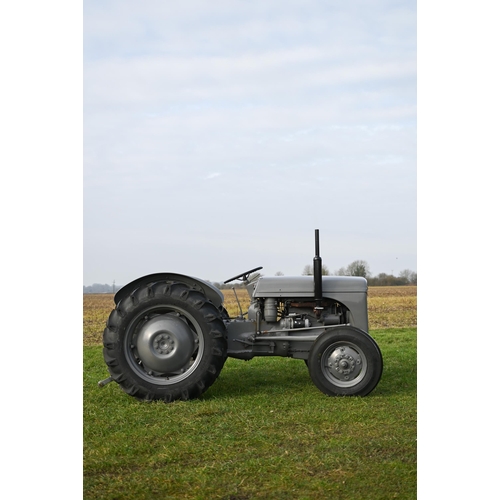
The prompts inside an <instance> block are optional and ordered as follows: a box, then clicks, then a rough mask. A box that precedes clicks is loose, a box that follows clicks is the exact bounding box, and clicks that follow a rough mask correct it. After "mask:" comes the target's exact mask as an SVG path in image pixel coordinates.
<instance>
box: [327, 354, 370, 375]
mask: <svg viewBox="0 0 500 500" xmlns="http://www.w3.org/2000/svg"><path fill="white" fill-rule="evenodd" d="M327 365H328V371H329V372H330V374H331V375H332V376H333V377H335V378H336V379H339V380H343V381H349V380H353V379H355V378H356V377H357V376H358V375H359V373H360V372H361V369H362V368H363V361H362V359H361V356H360V355H359V353H358V352H357V351H356V350H354V349H353V348H352V347H350V346H342V347H337V348H336V349H334V350H333V352H332V353H331V354H330V356H329V357H328V360H327Z"/></svg>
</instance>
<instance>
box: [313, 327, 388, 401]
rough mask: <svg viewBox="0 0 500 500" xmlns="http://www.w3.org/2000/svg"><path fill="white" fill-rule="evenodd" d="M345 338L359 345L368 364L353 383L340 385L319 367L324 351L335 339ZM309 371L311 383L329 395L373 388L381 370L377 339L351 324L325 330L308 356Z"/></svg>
mask: <svg viewBox="0 0 500 500" xmlns="http://www.w3.org/2000/svg"><path fill="white" fill-rule="evenodd" d="M339 341H340V342H348V343H350V344H354V345H356V346H357V347H358V348H359V349H361V350H362V351H363V353H364V356H365V357H366V362H367V368H366V373H365V375H364V377H363V379H362V380H361V381H360V382H359V383H358V384H356V385H354V386H352V387H341V386H338V385H335V384H333V383H332V382H331V381H330V380H329V379H327V378H326V377H325V375H324V373H323V370H322V367H321V359H322V357H323V353H324V352H325V351H326V350H327V349H328V348H329V347H330V346H331V345H332V344H333V343H337V342H339ZM307 366H308V368H309V375H310V377H311V380H312V381H313V383H314V385H316V387H317V388H318V389H319V390H320V391H321V392H323V393H324V394H327V395H328V396H366V395H368V394H369V393H370V392H372V391H373V389H375V387H376V386H377V384H378V383H379V381H380V378H381V376H382V370H383V361H382V353H381V352H380V349H379V347H378V345H377V343H376V342H375V341H374V340H373V339H372V337H370V336H369V335H368V334H367V333H366V332H364V331H363V330H360V329H358V328H354V327H349V326H347V327H336V328H329V329H328V330H326V331H324V332H323V333H322V334H321V335H319V336H318V338H317V339H316V340H315V342H314V344H313V346H312V348H311V351H310V353H309V357H308V360H307Z"/></svg>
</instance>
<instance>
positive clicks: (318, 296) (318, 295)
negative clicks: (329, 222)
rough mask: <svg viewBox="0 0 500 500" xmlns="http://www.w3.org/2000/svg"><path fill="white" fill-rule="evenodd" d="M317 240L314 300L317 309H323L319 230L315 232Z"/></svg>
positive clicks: (314, 264)
mask: <svg viewBox="0 0 500 500" xmlns="http://www.w3.org/2000/svg"><path fill="white" fill-rule="evenodd" d="M315 239H316V255H315V257H314V260H313V272H314V300H315V302H316V309H319V308H321V303H322V300H323V270H322V262H321V257H320V256H319V229H316V230H315Z"/></svg>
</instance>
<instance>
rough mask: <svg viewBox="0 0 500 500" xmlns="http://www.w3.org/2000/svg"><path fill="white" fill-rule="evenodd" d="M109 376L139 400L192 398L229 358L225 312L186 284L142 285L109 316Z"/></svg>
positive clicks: (106, 337) (106, 338)
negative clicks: (224, 320) (223, 314)
mask: <svg viewBox="0 0 500 500" xmlns="http://www.w3.org/2000/svg"><path fill="white" fill-rule="evenodd" d="M103 344H104V360H105V361H106V364H107V366H108V370H109V373H110V375H111V378H112V379H113V380H115V381H116V382H117V383H118V384H119V385H120V386H121V388H122V389H123V390H124V391H125V392H126V393H127V394H129V395H131V396H134V397H135V398H137V399H141V400H163V401H166V402H170V401H174V400H177V399H183V400H188V399H193V398H197V397H199V396H200V395H201V394H202V393H203V392H205V391H206V390H207V389H208V388H209V387H210V386H211V385H212V384H213V383H214V382H215V380H216V379H217V377H218V376H219V373H220V371H221V370H222V367H223V366H224V363H225V361H226V358H227V341H226V330H225V326H224V323H223V321H222V319H221V313H220V311H219V310H218V308H217V307H215V306H214V305H213V304H212V303H211V302H210V301H209V300H208V299H207V297H206V296H205V295H204V294H203V293H202V292H200V291H199V290H194V289H192V288H190V287H189V286H187V285H185V284H184V283H172V282H158V283H150V284H148V285H144V286H141V287H140V288H138V289H137V290H135V291H134V292H132V293H131V294H130V295H129V296H127V297H124V298H123V299H122V300H121V301H120V302H119V303H118V304H117V306H116V308H115V309H114V310H113V311H112V312H111V314H110V316H109V319H108V321H107V324H106V328H105V330H104V334H103Z"/></svg>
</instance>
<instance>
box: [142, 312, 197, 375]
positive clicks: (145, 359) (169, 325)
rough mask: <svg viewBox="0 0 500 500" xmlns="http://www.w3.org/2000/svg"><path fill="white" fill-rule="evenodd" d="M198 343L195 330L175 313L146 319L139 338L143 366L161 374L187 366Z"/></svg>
mask: <svg viewBox="0 0 500 500" xmlns="http://www.w3.org/2000/svg"><path fill="white" fill-rule="evenodd" d="M195 346H196V342H195V335H194V333H193V332H192V331H191V329H190V328H189V326H188V324H187V323H186V322H185V321H183V320H182V319H180V318H179V317H178V316H177V315H176V314H162V315H158V316H155V317H154V318H152V319H150V320H147V321H146V322H145V323H144V324H143V325H142V326H141V328H140V331H139V333H138V335H137V340H136V347H137V353H138V355H139V358H140V359H141V361H142V363H143V364H144V367H145V368H146V369H150V370H153V371H155V372H158V373H162V374H163V373H172V372H176V371H179V370H182V369H183V368H184V367H186V365H187V364H188V363H189V361H190V359H191V356H192V355H193V353H194V351H195Z"/></svg>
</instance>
